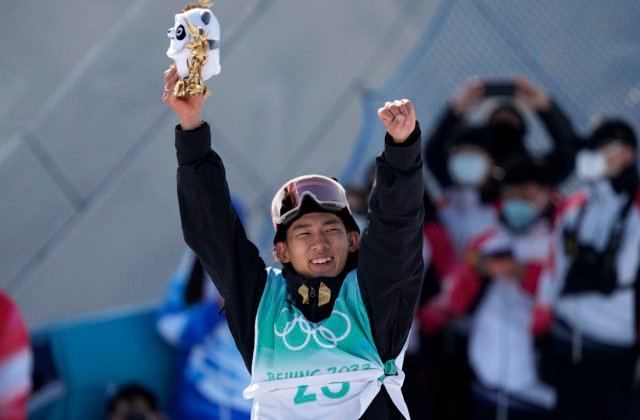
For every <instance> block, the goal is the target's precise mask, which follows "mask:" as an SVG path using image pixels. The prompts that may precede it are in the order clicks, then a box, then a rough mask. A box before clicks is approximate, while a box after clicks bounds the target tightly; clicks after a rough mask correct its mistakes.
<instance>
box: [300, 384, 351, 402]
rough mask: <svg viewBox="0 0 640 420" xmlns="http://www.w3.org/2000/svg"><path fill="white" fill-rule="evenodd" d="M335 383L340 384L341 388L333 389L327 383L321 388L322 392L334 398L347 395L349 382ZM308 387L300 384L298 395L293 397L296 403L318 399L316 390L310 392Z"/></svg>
mask: <svg viewBox="0 0 640 420" xmlns="http://www.w3.org/2000/svg"><path fill="white" fill-rule="evenodd" d="M335 384H339V385H340V389H338V390H337V391H332V390H331V389H330V388H329V385H325V386H323V387H322V388H320V392H321V393H322V395H324V396H325V397H327V398H331V399H334V400H336V399H338V398H342V397H344V396H345V395H347V392H349V382H334V383H333V384H332V385H335ZM308 388H309V386H308V385H300V386H299V387H298V392H296V396H295V397H294V399H293V402H294V403H295V404H296V405H300V404H304V403H308V402H312V401H316V400H317V399H318V394H316V393H315V392H309V391H308Z"/></svg>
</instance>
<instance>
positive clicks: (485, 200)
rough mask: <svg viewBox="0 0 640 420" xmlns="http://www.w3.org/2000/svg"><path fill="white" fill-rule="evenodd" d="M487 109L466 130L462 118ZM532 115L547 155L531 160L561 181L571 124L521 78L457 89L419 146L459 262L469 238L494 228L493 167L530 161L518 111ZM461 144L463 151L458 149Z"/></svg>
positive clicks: (569, 161)
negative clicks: (546, 140) (547, 141)
mask: <svg viewBox="0 0 640 420" xmlns="http://www.w3.org/2000/svg"><path fill="white" fill-rule="evenodd" d="M488 104H490V105H491V108H492V109H491V111H490V112H488V116H487V118H486V120H485V121H484V122H483V123H482V124H480V126H477V127H469V123H468V121H467V117H468V114H470V113H471V111H472V110H474V109H475V108H477V107H478V106H480V105H488ZM522 107H525V108H527V109H529V110H531V111H532V112H534V113H535V114H536V115H537V116H538V118H539V119H540V120H541V122H542V123H543V125H544V127H545V128H546V130H547V132H548V134H549V136H550V138H551V140H552V147H551V150H550V151H549V152H548V153H546V154H545V155H544V156H537V157H536V158H537V159H540V160H541V161H543V162H544V165H545V166H546V167H547V168H548V170H549V171H550V173H551V174H552V177H551V182H552V183H553V184H558V183H559V182H561V181H562V180H564V179H565V178H566V177H567V176H568V175H569V173H570V172H571V169H572V167H573V155H574V149H575V145H576V144H577V141H576V135H575V132H574V130H573V127H572V124H571V123H570V121H569V120H568V118H567V117H566V115H565V113H564V112H563V111H562V110H561V109H560V107H559V106H558V105H557V104H556V103H555V102H554V101H553V100H552V99H551V97H550V96H549V95H548V94H546V93H545V92H544V91H543V90H542V89H540V88H539V87H537V86H536V85H535V84H533V83H532V82H530V81H529V80H527V79H525V78H523V77H514V78H511V79H508V80H505V81H503V82H499V83H496V82H489V81H486V80H483V79H480V78H479V77H474V78H472V79H470V80H469V81H468V82H466V83H465V84H463V85H462V86H461V87H460V88H459V89H458V90H457V92H456V93H455V95H454V97H453V99H452V100H451V102H450V103H449V104H448V105H447V106H446V107H445V110H444V112H443V113H442V116H441V117H440V119H439V120H438V121H437V122H436V124H435V129H434V130H433V132H432V133H431V135H430V136H429V138H428V141H427V142H426V144H425V155H424V158H425V162H426V165H427V168H428V170H429V171H430V173H431V174H433V176H434V177H435V180H436V181H437V183H438V184H439V186H440V188H441V189H442V192H443V197H444V200H443V205H442V206H440V207H441V210H440V218H441V220H442V223H443V224H444V225H445V227H446V229H447V231H448V232H449V235H450V237H451V240H452V241H453V244H454V248H455V250H456V255H457V257H458V258H459V257H460V256H461V255H462V253H463V252H464V250H465V249H466V248H467V247H468V245H469V239H470V238H472V237H475V236H476V235H477V234H478V233H479V232H482V231H484V230H486V229H488V228H491V227H492V226H493V225H495V217H496V210H495V208H494V202H495V200H496V199H497V189H496V186H495V183H494V182H493V181H492V178H491V175H493V174H494V173H495V171H496V169H495V167H501V166H502V165H503V164H504V163H505V162H507V161H508V160H510V159H512V158H513V157H516V156H522V157H525V158H531V157H532V153H531V152H530V151H529V150H528V149H527V147H526V144H525V143H526V142H525V140H526V134H527V131H528V123H527V120H526V118H525V114H524V113H523V111H522V110H521V108H522ZM463 145H464V147H462V146H463Z"/></svg>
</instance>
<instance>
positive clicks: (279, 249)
mask: <svg viewBox="0 0 640 420" xmlns="http://www.w3.org/2000/svg"><path fill="white" fill-rule="evenodd" d="M275 253H276V258H277V259H278V261H280V263H282V264H287V263H290V262H291V258H289V248H288V247H287V244H286V242H282V241H280V242H276V245H275Z"/></svg>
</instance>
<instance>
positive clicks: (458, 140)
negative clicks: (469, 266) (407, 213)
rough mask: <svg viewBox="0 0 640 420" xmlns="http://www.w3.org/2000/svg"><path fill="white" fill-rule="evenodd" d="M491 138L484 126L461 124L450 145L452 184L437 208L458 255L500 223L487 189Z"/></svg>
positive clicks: (449, 172) (448, 154) (457, 256)
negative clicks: (477, 236)
mask: <svg viewBox="0 0 640 420" xmlns="http://www.w3.org/2000/svg"><path fill="white" fill-rule="evenodd" d="M491 153H492V152H491V137H490V133H489V130H487V129H486V128H484V127H466V126H461V127H459V128H458V129H456V130H455V132H454V133H453V137H452V138H451V139H450V141H449V142H448V147H447V156H446V160H447V167H448V170H447V172H448V174H449V176H450V178H451V181H452V184H451V186H450V188H448V189H446V190H445V193H444V200H443V202H442V203H441V205H440V206H439V209H438V218H439V220H441V221H442V223H443V225H444V227H445V229H446V231H447V234H448V236H449V238H450V239H451V242H452V245H453V249H454V254H455V258H456V259H459V258H461V257H462V255H463V253H464V251H465V250H466V248H467V246H468V244H469V240H470V239H471V238H473V237H475V236H476V235H478V234H479V233H480V232H483V231H486V230H487V229H490V228H492V227H493V226H495V225H496V223H497V214H496V209H495V206H494V204H493V203H492V202H490V200H491V199H490V198H489V196H488V192H489V191H492V189H493V188H494V187H493V185H492V184H493V179H492V177H491V173H492V168H493V167H494V162H493V159H492V157H491Z"/></svg>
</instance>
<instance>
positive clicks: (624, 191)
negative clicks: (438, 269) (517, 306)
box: [535, 119, 640, 420]
mask: <svg viewBox="0 0 640 420" xmlns="http://www.w3.org/2000/svg"><path fill="white" fill-rule="evenodd" d="M586 146H587V149H585V150H583V151H581V152H580V153H579V154H578V156H577V159H576V172H577V175H578V177H579V178H580V179H582V180H584V181H586V182H587V186H586V188H585V190H584V191H579V192H577V193H576V194H575V196H574V197H572V198H571V199H569V200H568V203H569V204H568V205H567V206H566V209H565V211H564V212H563V214H562V216H561V219H560V222H559V225H558V229H557V234H556V241H555V243H554V252H553V258H552V261H553V265H552V266H551V267H550V272H549V274H548V275H547V276H545V277H544V282H543V287H542V288H541V290H540V292H541V293H540V296H539V305H538V308H537V311H536V315H537V317H536V324H535V325H537V328H538V329H539V330H544V329H546V328H548V326H549V324H550V323H551V308H553V311H554V313H555V320H554V321H553V328H552V331H551V338H552V344H553V345H552V350H553V362H554V365H553V371H554V372H555V373H556V376H555V381H556V382H557V387H558V407H557V411H558V418H561V419H565V418H566V419H569V418H572V419H573V418H575V419H584V420H589V419H594V420H595V419H598V420H607V419H611V420H613V419H616V420H617V419H636V418H638V417H637V416H638V412H637V401H638V390H637V388H634V384H633V379H634V371H635V366H636V361H637V355H638V332H639V329H638V328H639V321H640V305H639V297H640V285H639V282H638V275H639V274H640V253H639V252H638V250H639V249H640V193H639V191H638V188H639V181H638V171H637V167H636V161H637V158H638V155H637V143H636V135H635V133H634V131H633V129H632V128H631V126H630V125H629V124H628V123H626V122H624V121H621V120H618V119H607V120H603V121H601V122H600V123H599V124H598V125H597V126H596V127H595V128H594V129H593V131H592V132H591V133H590V135H589V137H588V139H587V144H586Z"/></svg>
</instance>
